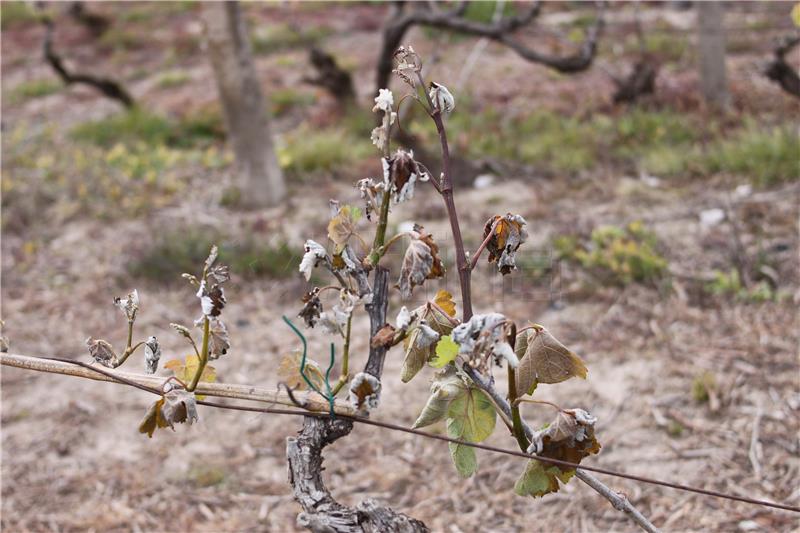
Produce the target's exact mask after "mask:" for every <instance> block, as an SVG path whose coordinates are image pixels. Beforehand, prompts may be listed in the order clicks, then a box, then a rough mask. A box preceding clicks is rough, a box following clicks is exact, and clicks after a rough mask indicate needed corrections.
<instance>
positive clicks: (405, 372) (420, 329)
mask: <svg viewBox="0 0 800 533" xmlns="http://www.w3.org/2000/svg"><path fill="white" fill-rule="evenodd" d="M437 340H439V333H438V332H437V331H436V330H435V329H433V328H431V327H430V326H428V325H427V324H426V323H425V322H424V321H421V322H419V323H418V324H417V325H416V326H415V327H413V328H412V329H411V330H409V333H408V336H407V337H406V340H405V341H404V343H403V347H404V348H405V358H404V359H403V368H402V369H401V371H400V379H401V380H402V381H403V383H408V382H409V381H411V380H412V379H413V378H414V376H416V375H417V373H418V372H419V371H420V370H422V367H424V366H425V363H427V362H428V360H429V359H430V358H431V357H433V350H434V346H435V345H436V344H435V343H436V341H437Z"/></svg>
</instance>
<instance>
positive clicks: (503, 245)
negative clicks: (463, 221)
mask: <svg viewBox="0 0 800 533" xmlns="http://www.w3.org/2000/svg"><path fill="white" fill-rule="evenodd" d="M526 224H527V222H525V219H524V218H522V217H521V216H520V215H513V214H511V213H508V214H506V215H505V216H500V215H495V216H493V217H492V218H490V219H489V220H487V221H486V225H485V226H484V227H483V238H484V239H486V238H487V237H489V234H490V233H491V235H492V236H491V238H490V239H489V242H488V243H487V244H486V250H487V251H488V252H489V262H490V263H494V262H495V261H496V262H497V269H498V270H500V273H501V274H503V275H506V274H508V273H509V272H511V271H512V270H514V269H515V268H517V265H516V262H515V256H514V254H515V253H516V251H517V249H518V248H519V247H520V245H521V244H522V243H523V242H525V240H526V239H527V238H528V232H526V231H525V226H526ZM492 228H494V230H492Z"/></svg>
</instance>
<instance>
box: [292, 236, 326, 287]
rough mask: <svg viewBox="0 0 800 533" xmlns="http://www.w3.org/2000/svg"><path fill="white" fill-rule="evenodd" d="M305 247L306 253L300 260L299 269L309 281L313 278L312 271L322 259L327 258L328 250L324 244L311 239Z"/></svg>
mask: <svg viewBox="0 0 800 533" xmlns="http://www.w3.org/2000/svg"><path fill="white" fill-rule="evenodd" d="M304 249H305V254H303V259H302V260H301V261H300V267H299V268H298V270H299V271H300V272H301V273H302V274H303V277H305V278H306V281H309V280H310V279H311V271H312V270H314V268H315V267H316V266H317V265H318V264H319V262H320V261H324V260H326V258H327V257H328V252H327V251H326V250H325V247H324V246H322V245H321V244H320V243H318V242H316V241H312V240H311V239H309V240H307V241H306V244H305V246H304Z"/></svg>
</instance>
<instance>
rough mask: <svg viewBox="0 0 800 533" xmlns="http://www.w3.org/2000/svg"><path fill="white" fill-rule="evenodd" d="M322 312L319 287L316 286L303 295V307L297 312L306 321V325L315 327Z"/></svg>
mask: <svg viewBox="0 0 800 533" xmlns="http://www.w3.org/2000/svg"><path fill="white" fill-rule="evenodd" d="M320 313H322V302H321V301H320V299H319V287H314V288H313V289H312V290H310V291H309V292H307V293H306V294H305V295H304V296H303V308H302V309H301V310H300V312H299V313H298V314H297V316H299V317H300V318H302V319H303V321H305V323H306V326H308V327H309V328H313V327H314V326H315V325H316V324H317V320H319V315H320Z"/></svg>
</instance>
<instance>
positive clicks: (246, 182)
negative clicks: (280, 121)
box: [203, 2, 286, 207]
mask: <svg viewBox="0 0 800 533" xmlns="http://www.w3.org/2000/svg"><path fill="white" fill-rule="evenodd" d="M203 11H204V18H205V22H206V33H207V37H208V54H209V57H210V59H211V65H212V67H213V70H214V77H215V78H216V81H217V88H218V90H219V98H220V102H221V104H222V110H223V114H224V115H225V123H226V126H227V129H228V135H229V137H230V139H231V142H232V143H233V151H234V153H235V155H236V164H237V167H238V169H239V180H238V183H237V185H238V186H240V187H241V196H240V198H241V203H242V205H244V206H246V207H264V206H272V205H276V204H278V203H279V202H280V201H281V200H283V199H284V197H285V196H286V183H285V181H284V178H283V172H282V171H281V167H280V165H278V158H277V156H276V155H275V147H274V146H273V143H272V134H271V132H270V125H269V119H268V117H267V109H266V105H265V103H264V96H263V94H262V92H261V86H260V85H259V82H258V76H257V75H256V69H255V64H254V62H253V55H252V51H251V49H250V40H249V35H248V33H247V28H246V24H245V20H244V18H243V16H242V12H241V9H240V8H239V3H238V2H207V3H205V4H204V6H203Z"/></svg>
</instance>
